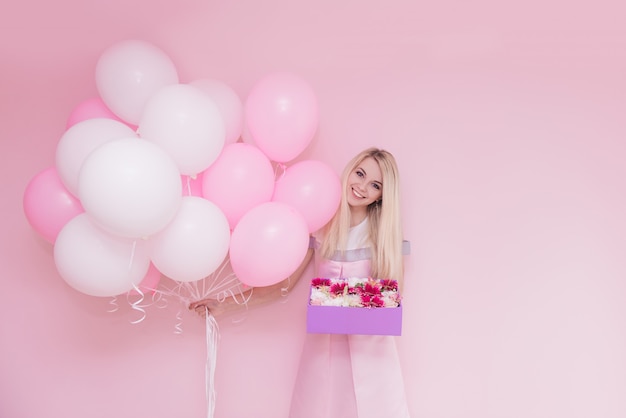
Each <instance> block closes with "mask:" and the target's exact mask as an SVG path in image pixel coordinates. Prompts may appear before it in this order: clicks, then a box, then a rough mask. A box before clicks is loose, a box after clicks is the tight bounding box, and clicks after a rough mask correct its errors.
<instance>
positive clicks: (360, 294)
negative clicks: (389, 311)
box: [309, 277, 401, 308]
mask: <svg viewBox="0 0 626 418" xmlns="http://www.w3.org/2000/svg"><path fill="white" fill-rule="evenodd" d="M400 300H401V297H400V294H399V293H398V282H397V280H391V279H379V280H377V279H372V278H371V277H368V278H347V279H328V278H321V277H317V278H314V279H313V280H311V297H310V302H309V304H310V305H312V306H338V307H356V308H397V307H399V306H400Z"/></svg>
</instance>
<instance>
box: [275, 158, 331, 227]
mask: <svg viewBox="0 0 626 418" xmlns="http://www.w3.org/2000/svg"><path fill="white" fill-rule="evenodd" d="M272 200H273V201H274V202H282V203H285V204H288V205H290V206H292V207H293V208H295V209H296V210H297V211H298V212H300V214H301V215H302V216H303V217H304V219H305V220H306V223H307V225H308V228H309V232H315V231H317V230H318V229H320V228H321V227H322V226H324V225H325V224H326V223H327V222H328V221H329V220H330V219H331V218H332V217H333V215H334V214H335V212H336V211H337V208H338V207H339V201H340V200H341V181H340V180H339V176H338V175H337V174H336V173H335V172H334V171H333V170H332V169H331V168H330V167H329V166H328V165H326V164H325V163H323V162H321V161H317V160H305V161H300V162H298V163H296V164H294V165H293V166H291V167H289V168H287V170H286V171H285V173H284V174H283V176H282V177H281V178H280V179H279V180H278V181H277V182H276V187H275V188H274V197H273V198H272Z"/></svg>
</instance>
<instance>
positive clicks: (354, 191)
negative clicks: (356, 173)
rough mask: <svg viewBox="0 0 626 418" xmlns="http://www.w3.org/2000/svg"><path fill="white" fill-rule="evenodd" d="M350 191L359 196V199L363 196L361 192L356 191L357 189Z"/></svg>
mask: <svg viewBox="0 0 626 418" xmlns="http://www.w3.org/2000/svg"><path fill="white" fill-rule="evenodd" d="M352 193H354V195H355V196H356V197H360V198H361V199H362V198H363V195H362V194H360V193H359V192H357V191H356V190H354V189H352Z"/></svg>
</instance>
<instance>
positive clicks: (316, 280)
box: [311, 277, 330, 287]
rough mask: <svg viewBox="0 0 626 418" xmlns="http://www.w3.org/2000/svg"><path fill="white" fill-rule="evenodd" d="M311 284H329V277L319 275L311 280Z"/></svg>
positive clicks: (316, 285)
mask: <svg viewBox="0 0 626 418" xmlns="http://www.w3.org/2000/svg"><path fill="white" fill-rule="evenodd" d="M311 286H313V287H319V286H330V279H322V278H320V277H317V278H315V279H313V280H311Z"/></svg>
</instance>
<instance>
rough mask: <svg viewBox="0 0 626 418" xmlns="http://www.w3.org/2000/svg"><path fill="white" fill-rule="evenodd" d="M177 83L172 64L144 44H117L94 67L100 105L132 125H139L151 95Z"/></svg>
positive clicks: (134, 41) (164, 55) (153, 47)
mask: <svg viewBox="0 0 626 418" xmlns="http://www.w3.org/2000/svg"><path fill="white" fill-rule="evenodd" d="M177 83H178V72H177V70H176V66H175V65H174V62H173V61H172V60H171V59H170V57H169V56H167V54H166V53H165V52H164V51H162V50H161V49H159V48H158V47H156V46H155V45H153V44H151V43H149V42H145V41H140V40H134V39H130V40H125V41H121V42H118V43H116V44H114V45H112V46H110V47H109V48H107V49H106V50H105V51H104V52H103V53H102V55H101V56H100V58H99V59H98V63H97V65H96V87H97V88H98V93H99V94H100V97H101V98H102V101H103V102H104V103H105V104H106V105H107V107H108V108H109V109H111V110H112V111H113V113H115V114H116V115H117V116H119V117H120V118H122V119H123V120H125V121H126V122H129V123H132V124H139V119H140V118H141V114H142V113H143V110H144V107H145V105H146V103H147V101H148V100H149V99H150V97H151V96H152V95H153V94H154V93H156V92H157V91H158V90H159V89H161V88H162V87H164V86H167V85H170V84H177Z"/></svg>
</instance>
